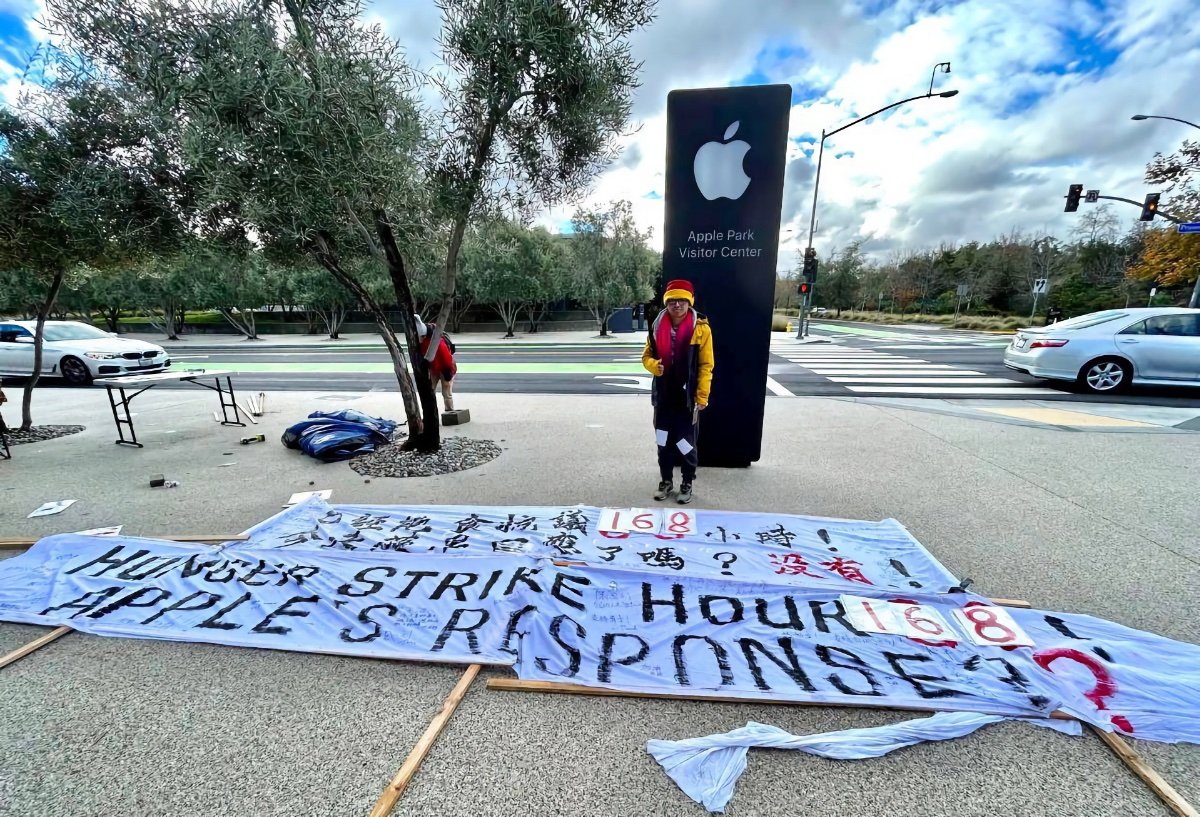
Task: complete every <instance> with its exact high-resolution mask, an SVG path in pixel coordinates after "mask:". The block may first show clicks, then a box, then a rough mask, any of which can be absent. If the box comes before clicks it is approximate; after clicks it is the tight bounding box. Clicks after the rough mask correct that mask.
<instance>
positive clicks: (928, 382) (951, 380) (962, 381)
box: [829, 377, 1017, 386]
mask: <svg viewBox="0 0 1200 817" xmlns="http://www.w3.org/2000/svg"><path fill="white" fill-rule="evenodd" d="M829 379H830V380H832V381H833V382H834V383H897V384H898V383H908V384H909V385H912V386H948V385H952V384H959V385H964V386H967V385H975V386H983V385H998V384H1000V383H1012V384H1014V385H1015V384H1016V383H1017V381H1016V380H1009V379H1008V378H1007V377H831V378H829Z"/></svg>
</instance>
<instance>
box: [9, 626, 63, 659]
mask: <svg viewBox="0 0 1200 817" xmlns="http://www.w3.org/2000/svg"><path fill="white" fill-rule="evenodd" d="M69 632H73V630H72V629H71V628H70V627H55V628H54V629H53V630H51V631H50V632H48V633H46V634H45V635H44V636H42V637H41V638H39V639H37V640H36V641H30V642H29V643H28V644H26V645H25V646H24V647H18V648H17V649H15V650H13V651H12V652H10V653H9V654H8V655H6V656H4V657H3V658H0V669H2V668H4V667H7V666H8V665H9V664H12V663H14V662H16V661H20V660H21V659H22V658H24V657H25V656H27V655H29V653H31V652H34V651H35V650H40V649H41V648H42V647H44V646H46V645H47V644H49V643H50V642H51V641H57V640H58V639H60V638H62V637H63V636H64V635H66V634H67V633H69Z"/></svg>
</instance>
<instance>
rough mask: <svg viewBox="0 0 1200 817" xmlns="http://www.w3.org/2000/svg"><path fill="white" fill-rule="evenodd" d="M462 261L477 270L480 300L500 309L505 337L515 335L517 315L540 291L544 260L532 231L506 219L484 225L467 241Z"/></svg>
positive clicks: (499, 313)
mask: <svg viewBox="0 0 1200 817" xmlns="http://www.w3.org/2000/svg"><path fill="white" fill-rule="evenodd" d="M462 260H463V266H464V267H469V268H471V269H472V270H473V271H474V275H475V285H474V286H473V287H472V289H473V291H474V293H475V297H476V298H477V299H478V301H479V303H482V304H487V305H488V306H490V307H492V309H494V310H496V314H498V315H499V316H500V320H501V321H503V322H504V337H506V338H511V337H514V332H515V330H516V326H517V318H518V317H519V316H520V314H521V312H523V311H524V310H525V306H526V304H528V303H530V302H531V301H532V300H533V299H534V298H535V297H537V293H538V284H537V277H538V269H539V267H540V266H541V259H540V258H539V257H538V252H537V246H536V245H535V244H534V242H533V240H532V237H531V235H530V234H529V231H528V230H526V229H525V227H524V226H522V225H520V224H517V223H515V222H512V221H507V220H505V219H497V220H495V221H490V222H487V223H485V224H482V225H480V226H479V227H478V229H476V230H475V233H474V234H473V235H472V236H471V237H470V239H469V240H468V241H467V242H466V244H465V246H464V251H463V256H462Z"/></svg>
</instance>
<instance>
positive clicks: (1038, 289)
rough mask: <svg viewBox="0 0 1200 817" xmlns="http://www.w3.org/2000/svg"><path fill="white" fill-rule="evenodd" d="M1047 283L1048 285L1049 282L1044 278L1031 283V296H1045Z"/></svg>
mask: <svg viewBox="0 0 1200 817" xmlns="http://www.w3.org/2000/svg"><path fill="white" fill-rule="evenodd" d="M1049 283H1050V281H1049V280H1047V279H1046V278H1038V279H1037V280H1036V281H1034V282H1033V294H1034V295H1045V294H1046V286H1047V285H1048V284H1049Z"/></svg>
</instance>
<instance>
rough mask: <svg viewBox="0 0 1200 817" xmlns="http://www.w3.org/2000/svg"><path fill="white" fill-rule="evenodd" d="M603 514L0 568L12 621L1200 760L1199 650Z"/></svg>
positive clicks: (841, 547)
mask: <svg viewBox="0 0 1200 817" xmlns="http://www.w3.org/2000/svg"><path fill="white" fill-rule="evenodd" d="M600 513H601V510H600V509H597V508H587V507H575V508H532V507H531V508H493V507H445V506H439V507H434V506H421V507H395V506H346V505H338V506H329V505H327V504H325V503H323V502H321V501H319V500H310V501H307V502H305V503H303V504H301V505H298V506H296V507H295V508H291V509H288V510H286V511H284V512H283V513H281V514H279V515H277V516H275V517H273V518H272V519H270V520H267V521H266V522H264V523H262V524H261V525H258V526H256V527H255V528H253V529H252V530H251V531H249V535H250V539H249V541H246V542H229V543H225V544H224V545H223V546H221V547H217V548H209V547H204V546H192V545H183V544H175V543H170V542H159V541H155V540H146V539H132V538H128V537H121V536H106V537H96V536H83V535H78V534H66V535H61V536H54V537H48V538H46V539H43V540H42V541H41V542H39V543H38V544H37V545H35V546H34V547H33V548H32V549H30V550H29V551H28V552H27V553H25V554H23V555H21V556H18V557H16V558H13V559H8V560H5V561H3V562H0V620H8V621H18V622H26V623H33V624H47V625H60V624H66V625H69V626H71V627H73V628H75V629H78V630H81V631H84V632H90V633H94V634H97V635H110V636H131V637H141V638H163V639H173V640H183V641H203V642H210V643H216V644H229V645H234V646H244V647H267V648H272V649H287V650H297V651H307V652H328V653H342V654H351V655H360V656H368V657H376V658H389V659H405V660H420V661H439V662H473V663H484V664H493V665H511V666H513V667H514V668H515V670H516V671H517V673H518V675H520V676H521V677H522V678H530V679H542V680H554V681H566V682H570V683H576V684H584V685H591V686H601V687H611V688H617V689H626V690H634V691H653V692H670V693H681V694H688V695H699V696H704V695H715V696H721V697H742V698H747V699H757V698H774V699H783V700H795V701H814V702H827V703H841V704H869V705H876V706H892V707H897V708H926V709H939V710H953V711H970V712H982V713H990V714H998V715H1016V716H1025V717H1045V716H1047V715H1048V714H1049V713H1050V712H1052V711H1054V710H1055V709H1064V710H1066V711H1067V712H1070V713H1071V714H1074V715H1076V716H1077V717H1080V718H1081V719H1084V720H1087V721H1089V722H1091V723H1095V724H1097V725H1099V726H1102V727H1104V728H1106V729H1116V730H1119V731H1122V732H1125V733H1127V734H1132V735H1134V736H1136V737H1142V738H1147V739H1151V740H1166V741H1175V740H1188V741H1193V742H1200V713H1198V712H1197V708H1196V707H1195V706H1194V703H1195V701H1196V700H1197V699H1200V647H1196V646H1195V645H1191V644H1184V643H1181V642H1177V641H1171V640H1170V639H1166V638H1161V637H1159V636H1155V635H1152V634H1149V633H1145V632H1140V631H1137V630H1131V629H1128V628H1124V627H1121V626H1120V625H1117V624H1113V623H1111V622H1106V621H1102V620H1100V619H1094V618H1090V617H1087V616H1077V615H1067V614H1062V613H1049V612H1043V611H1036V610H1000V609H999V608H995V607H992V606H990V605H989V604H988V603H987V600H986V599H983V598H981V597H978V596H974V595H973V594H968V593H954V594H947V593H944V592H942V591H944V590H945V589H946V588H947V587H949V586H950V585H951V584H952V583H953V577H951V576H950V575H949V574H948V573H947V572H946V571H945V569H944V568H942V567H941V565H940V564H938V562H937V561H936V560H935V559H934V558H933V557H932V556H930V555H929V554H928V553H927V552H926V551H925V550H924V549H923V548H922V547H921V546H920V544H919V543H917V542H916V540H914V539H913V538H912V537H911V536H909V535H908V534H907V532H906V531H904V529H903V528H902V527H901V526H899V525H898V524H896V523H889V522H883V523H869V522H853V521H844V520H829V519H811V518H806V517H795V516H786V515H769V514H732V513H716V512H709V511H703V510H701V511H697V512H695V526H696V527H695V533H694V534H692V535H690V536H683V537H681V538H676V539H662V538H660V537H661V536H663V534H661V533H656V534H636V533H632V532H631V533H630V534H629V535H628V536H627V537H625V538H609V537H605V536H597V535H596V533H595V531H596V524H597V521H598V519H599V514H600ZM714 540H716V541H714ZM833 548H836V550H833ZM897 563H898V564H899V565H900V566H901V567H900V568H897V567H896V564H897ZM914 584H916V585H919V586H913V585H914ZM1027 645H1032V646H1027Z"/></svg>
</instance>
